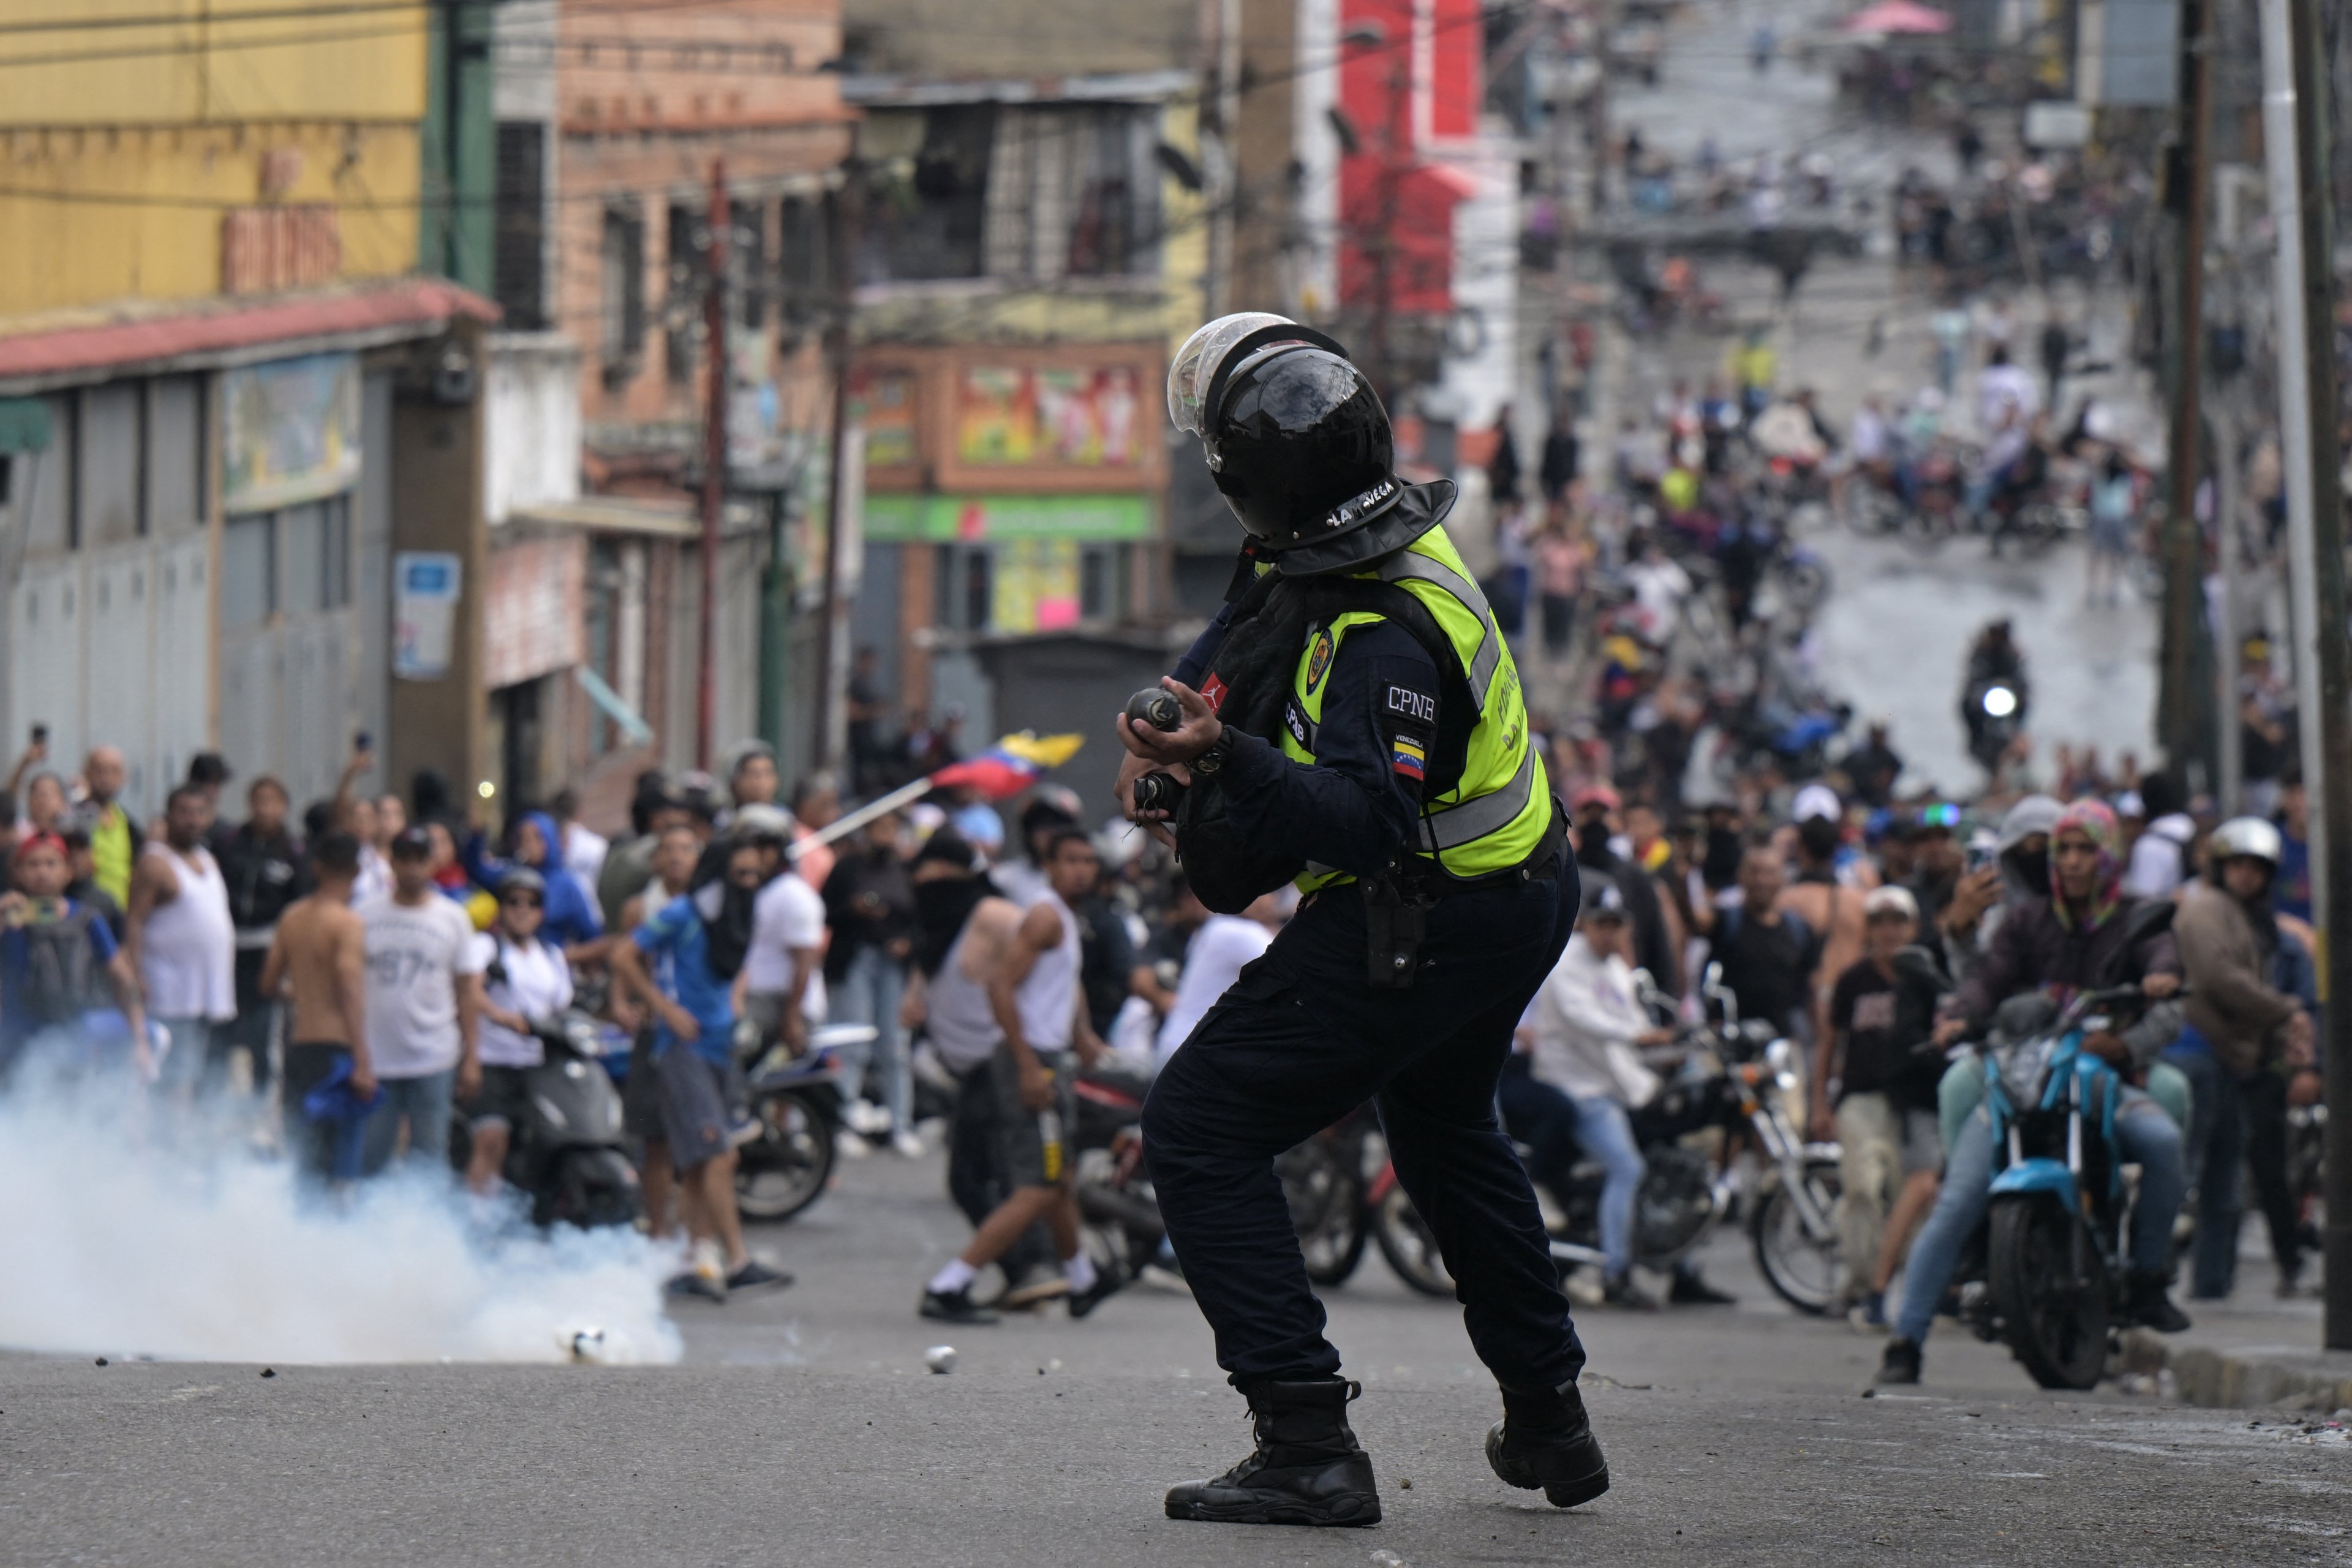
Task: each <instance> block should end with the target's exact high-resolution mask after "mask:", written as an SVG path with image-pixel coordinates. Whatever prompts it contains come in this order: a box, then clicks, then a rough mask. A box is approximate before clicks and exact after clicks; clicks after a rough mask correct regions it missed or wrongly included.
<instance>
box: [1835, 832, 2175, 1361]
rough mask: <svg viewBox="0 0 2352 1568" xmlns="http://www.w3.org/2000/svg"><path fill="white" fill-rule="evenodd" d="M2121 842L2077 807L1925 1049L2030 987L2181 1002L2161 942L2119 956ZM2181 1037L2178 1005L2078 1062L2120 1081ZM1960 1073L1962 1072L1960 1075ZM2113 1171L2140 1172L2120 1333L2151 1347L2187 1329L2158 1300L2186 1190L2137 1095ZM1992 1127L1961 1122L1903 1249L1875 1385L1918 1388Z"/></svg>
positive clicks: (2127, 1101) (1981, 1178) (1982, 1194)
mask: <svg viewBox="0 0 2352 1568" xmlns="http://www.w3.org/2000/svg"><path fill="white" fill-rule="evenodd" d="M2119 842H2120V835H2119V833H2118V831H2117V829H2116V816H2115V813H2114V812H2112V811H2110V810H2108V809H2107V807H2106V806H2105V805H2104V804H2103V803H2101V802H2098V801H2095V800H2085V801H2077V802H2076V803H2075V804H2074V805H2070V806H2068V807H2067V808H2066V809H2065V811H2064V812H2063V813H2062V814H2061V815H2060V816H2059V818H2058V821H2057V823H2056V824H2055V825H2054V826H2053V828H2052V831H2051V835H2050V843H2051V851H2050V896H2049V897H2048V898H2046V899H2036V900H2032V901H2031V902H2029V903H2026V904H2023V905H2021V906H2020V907H2018V908H2016V909H2014V910H2011V912H2010V914H2009V916H2008V918H2007V919H2005V920H2003V921H2001V925H2000V931H1997V932H1995V933H1994V935H1993V940H1992V944H1991V946H1990V948H1989V949H1987V950H1986V952H1985V953H1984V955H1983V957H1982V958H1981V959H1980V960H1979V963H1978V964H1977V966H1976V967H1975V968H1974V969H1973V970H1972V971H1970V973H1969V976H1968V978H1967V979H1966V980H1964V981H1962V982H1961V983H1960V988H1959V991H1958V994H1957V996H1956V998H1955V999H1954V1001H1953V1003H1951V1004H1950V1005H1951V1006H1952V1007H1953V1009H1954V1010H1953V1011H1952V1013H1951V1014H1950V1015H1949V1016H1947V1017H1946V1018H1945V1019H1944V1020H1943V1021H1942V1022H1940V1023H1939V1024H1937V1026H1936V1035H1935V1039H1936V1043H1937V1044H1938V1045H1942V1046H1949V1045H1951V1044H1953V1043H1955V1042H1956V1041H1958V1039H1960V1038H1961V1037H1963V1036H1964V1035H1967V1034H1969V1033H1973V1032H1976V1031H1979V1030H1982V1029H1983V1028H1985V1027H1986V1026H1988V1025H1989V1024H1990V1022H1991V1019H1992V1015H1993V1011H1994V1009H1995V1008H1997V1007H1999V1006H2000V1004H2001V1003H2002V1002H2004V1001H2006V1000H2008V999H2009V998H2010V997H2011V996H2014V995H2018V994H2021V993H2023V992H2028V991H2032V990H2035V989H2037V988H2040V987H2044V986H2048V987H2057V988H2064V989H2084V988H2087V987H2093V986H2098V985H2104V984H2121V983H2124V982H2126V981H2136V982H2137V984H2139V986H2140V989H2141V990H2142V991H2143V992H2145V993H2146V994H2147V995H2148V996H2149V997H2151V998H2152V999H2154V1000H2156V1001H2157V1002H2158V1003H2162V1002H2163V1001H2164V999H2165V998H2167V997H2169V996H2171V995H2172V994H2174V993H2175V992H2177V991H2179V989H2180V974H2181V970H2180V954H2179V949H2178V948H2176V947H2175V946H2174V944H2173V940H2172V934H2171V932H2169V931H2158V932H2157V933H2156V934H2154V935H2152V936H2147V937H2144V938H2142V939H2141V940H2140V941H2139V942H2138V943H2137V944H2136V945H2133V946H2130V947H2128V948H2127V947H2126V943H2125V939H2126V935H2127V930H2128V927H2129V925H2130V921H2131V915H2132V911H2133V910H2135V909H2136V908H2137V906H2138V902H2139V900H2136V899H2133V898H2130V897H2128V896H2126V894H2125V893H2124V892H2123V890H2122V887H2121V879H2122V868H2121V867H2120V865H2119V864H2118V862H2117V860H2116V849H2117V847H2118V844H2119ZM2178 1029H2179V1007H2178V1005H2159V1006H2154V1007H2150V1008H2149V1009H2148V1010H2147V1013H2146V1014H2144V1015H2143V1016H2141V1018H2140V1020H2139V1021H2138V1022H2137V1023H2136V1024H2134V1025H2132V1026H2130V1027H2129V1028H2127V1029H2125V1030H2124V1031H2122V1032H2121V1033H2120V1034H2117V1033H2113V1032H2106V1031H2102V1032H2100V1033H2097V1034H2094V1035H2089V1036H2086V1037H2084V1041H2083V1045H2084V1048H2085V1049H2086V1050H2089V1051H2091V1052H2092V1053H2094V1054H2095V1055H2096V1056H2098V1057H2099V1058H2101V1059H2102V1060H2104V1061H2106V1062H2107V1063H2109V1064H2110V1065H2112V1066H2114V1067H2116V1068H2119V1069H2123V1070H2126V1071H2128V1070H2131V1069H2132V1068H2135V1067H2137V1068H2145V1067H2147V1065H2148V1063H2150V1062H2151V1061H2153V1060H2154V1059H2155V1058H2156V1055H2157V1053H2158V1051H2160V1050H2161V1049H2162V1048H2163V1047H2164V1046H2165V1044H2166V1043H2167V1042H2168V1041H2169V1040H2170V1039H2171V1037H2172V1036H2173V1034H2174V1033H2175V1032H2176V1031H2177V1030H2178ZM1963 1065H1964V1066H1965V1065H1966V1064H1963ZM2115 1127H2116V1142H2117V1143H2118V1144H2119V1145H2120V1146H2121V1147H2122V1150H2123V1155H2124V1158H2125V1159H2126V1161H2128V1162H2130V1163H2134V1164H2137V1165H2138V1166H2139V1167H2140V1184H2139V1198H2138V1201H2137V1204H2136V1205H2134V1206H2133V1209H2132V1234H2131V1257H2132V1266H2133V1267H2132V1276H2131V1281H2130V1283H2131V1305H2130V1313H2131V1318H2132V1321H2135V1322H2138V1323H2142V1324H2145V1325H2146V1326H2147V1327H2149V1328H2152V1329H2155V1330H2157V1331H2158V1332H2160V1333H2178V1332H2179V1331H2181V1330H2183V1329H2185V1328H2187V1327H2189V1319H2188V1317H2187V1316H2186V1315H2185V1314H2184V1313H2182V1312H2181V1310H2180V1309H2179V1308H2178V1307H2176V1306H2174V1305H2173V1304H2172V1301H2171V1300H2170V1299H2169V1298H2168V1296H2167V1295H2166V1289H2167V1288H2168V1285H2169V1284H2170V1282H2171V1278H2172V1222H2173V1219H2174V1216H2175V1215H2178V1214H2179V1212H2180V1200H2181V1194H2182V1192H2183V1190H2184V1186H2185V1183H2184V1179H2183V1176H2182V1169H2181V1149H2180V1130H2179V1128H2178V1127H2176V1126H2175V1125H2174V1124H2173V1122H2172V1119H2171V1118H2170V1117H2169V1116H2168V1115H2167V1114H2166V1113H2165V1111H2164V1110H2163V1109H2162V1108H2161V1107H2160V1106H2159V1105H2158V1104H2157V1102H2156V1101H2155V1100H2151V1099H2149V1098H2148V1096H2147V1094H2146V1093H2145V1092H2144V1091H2142V1090H2140V1089H2131V1088H2126V1089H2125V1090H2124V1091H2123V1100H2122V1105H2121V1108H2120V1109H2119V1110H2118V1112H2117V1114H2116V1122H2115ZM1992 1155H1993V1151H1992V1123H1991V1119H1990V1116H1989V1115H1988V1113H1987V1112H1986V1110H1985V1109H1984V1107H1983V1106H1981V1105H1979V1106H1978V1107H1977V1108H1976V1109H1975V1110H1972V1111H1971V1112H1970V1113H1969V1118H1968V1120H1967V1121H1965V1122H1964V1123H1963V1124H1962V1125H1961V1127H1960V1130H1959V1133H1958V1137H1957V1138H1956V1139H1955V1140H1954V1141H1953V1142H1952V1144H1951V1147H1950V1149H1949V1150H1948V1155H1947V1160H1946V1163H1945V1168H1944V1184H1943V1190H1942V1192H1941V1193H1939V1194H1937V1199H1936V1206H1935V1208H1934V1210H1933V1211H1932V1212H1930V1213H1929V1215H1928V1216H1927V1224H1926V1225H1925V1226H1923V1227H1921V1229H1920V1232H1919V1239H1918V1240H1917V1242H1916V1243H1915V1244H1914V1245H1913V1247H1912V1248H1911V1267H1910V1269H1909V1271H1908V1272H1907V1273H1906V1275H1905V1277H1904V1281H1903V1305H1902V1310H1901V1311H1900V1312H1899V1313H1898V1314H1897V1316H1896V1318H1895V1337H1894V1338H1892V1339H1890V1340H1888V1341H1887V1342H1886V1354H1885V1362H1884V1364H1882V1365H1881V1367H1880V1368H1879V1373H1878V1380H1879V1381H1880V1382H1881V1383H1890V1384H1910V1383H1916V1382H1918V1381H1919V1362H1920V1354H1919V1352H1920V1346H1921V1345H1922V1344H1923V1343H1924V1342H1926V1340H1927V1331H1928V1329H1929V1327H1930V1326H1931V1325H1932V1324H1933V1323H1934V1321H1935V1317H1936V1309H1937V1305H1938V1304H1939V1303H1940V1302H1941V1301H1942V1300H1943V1299H1944V1290H1945V1288H1946V1287H1947V1286H1948V1284H1949V1283H1950V1281H1951V1276H1952V1270H1953V1268H1955V1267H1956V1266H1957V1265H1958V1260H1959V1254H1960V1249H1961V1248H1962V1247H1964V1246H1966V1245H1967V1242H1968V1239H1969V1237H1970V1236H1971V1235H1973V1234H1974V1233H1975V1231H1976V1228H1977V1226H1979V1225H1980V1224H1982V1223H1983V1220H1984V1217H1985V1210H1986V1208H1987V1206H1988V1205H1989V1203H1990V1196H1991V1187H1992Z"/></svg>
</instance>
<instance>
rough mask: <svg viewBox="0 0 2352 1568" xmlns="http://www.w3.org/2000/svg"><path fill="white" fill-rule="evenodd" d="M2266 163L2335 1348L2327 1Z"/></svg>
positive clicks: (2348, 1099) (2283, 22)
mask: <svg viewBox="0 0 2352 1568" xmlns="http://www.w3.org/2000/svg"><path fill="white" fill-rule="evenodd" d="M2262 28H2263V163H2265V164H2266V165H2267V166H2268V173H2269V176H2270V205H2271V216H2272V220H2273V224H2274V226H2276V228H2277V230H2278V239H2279V249H2278V350H2279V367H2278V379H2279V437H2280V440H2279V445H2280V448H2281V456H2282V457H2283V458H2284V467H2285V470H2286V472H2285V479H2286V500H2287V551H2288V555H2287V561H2288V565H2287V578H2288V582H2289V584H2290V586H2291V588H2292V591H2293V595H2294V621H2295V626H2294V635H2295V645H2294V674H2295V689H2296V695H2297V705H2298V707H2299V709H2300V720H2301V725H2302V736H2303V776H2304V784H2305V790H2306V791H2307V792H2308V794H2309V795H2310V797H2311V812H2310V826H2309V828H2308V829H2307V832H2306V841H2307V843H2308V845H2309V848H2310V852H2311V912H2312V923H2313V924H2314V926H2315V927H2316V929H2317V932H2318V938H2319V952H2317V953H2316V954H2315V955H2314V956H2315V958H2317V960H2318V962H2319V984H2320V1000H2321V1009H2320V1017H2321V1036H2320V1053H2321V1055H2320V1060H2321V1063H2322V1065H2323V1067H2324V1068H2325V1070H2326V1090H2325V1092H2326V1095H2327V1096H2328V1099H2329V1102H2330V1103H2331V1104H2332V1105H2334V1106H2335V1107H2336V1108H2337V1111H2336V1115H2334V1116H2332V1117H2330V1118H2329V1119H2328V1123H2327V1158H2326V1176H2325V1178H2324V1181H2323V1193H2322V1196H2323V1200H2324V1201H2325V1202H2326V1205H2327V1229H2326V1234H2325V1235H2324V1236H2323V1237H2322V1238H2321V1257H2322V1267H2323V1268H2325V1269H2326V1275H2327V1306H2326V1317H2325V1319H2324V1321H2323V1325H2322V1335H2323V1342H2325V1343H2326V1346H2327V1348H2328V1349H2330V1350H2352V1114H2347V1108H2352V638H2347V630H2346V625H2345V612H2346V604H2345V582H2344V497H2343V489H2342V481H2341V479H2339V478H2338V477H2337V475H2338V470H2339V465H2340V455H2339V453H2338V452H2337V449H2336V353H2335V349H2336V342H2335V340H2336V334H2335V332H2334V331H2333V328H2332V323H2333V322H2334V321H2335V280H2334V279H2333V277H2332V276H2331V270H2332V269H2331V260H2332V253H2333V248H2334V230H2335V224H2334V221H2333V218H2334V214H2333V213H2332V212H2331V211H2330V210H2329V207H2330V203H2329V199H2328V168H2327V99H2326V84H2327V75H2326V69H2327V68H2326V63H2325V61H2326V56H2325V54H2324V52H2323V42H2322V36H2321V33H2320V27H2319V5H2318V0H2262Z"/></svg>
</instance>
